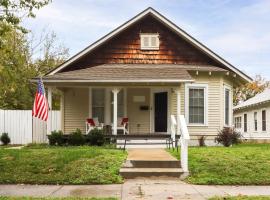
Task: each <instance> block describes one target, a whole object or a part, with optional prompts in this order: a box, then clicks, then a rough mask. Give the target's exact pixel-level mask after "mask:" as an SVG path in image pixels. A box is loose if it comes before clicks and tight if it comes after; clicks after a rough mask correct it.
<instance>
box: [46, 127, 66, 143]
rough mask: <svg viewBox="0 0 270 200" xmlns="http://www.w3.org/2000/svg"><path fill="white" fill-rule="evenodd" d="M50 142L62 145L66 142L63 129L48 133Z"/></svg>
mask: <svg viewBox="0 0 270 200" xmlns="http://www.w3.org/2000/svg"><path fill="white" fill-rule="evenodd" d="M48 139H49V144H50V145H59V146H62V145H63V144H64V137H63V132H62V131H60V130H59V131H52V132H51V135H48Z"/></svg>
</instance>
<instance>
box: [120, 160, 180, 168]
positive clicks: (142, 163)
mask: <svg viewBox="0 0 270 200" xmlns="http://www.w3.org/2000/svg"><path fill="white" fill-rule="evenodd" d="M132 167H133V168H181V164H180V161H179V160H127V161H126V162H125V163H124V164H123V165H122V168H132Z"/></svg>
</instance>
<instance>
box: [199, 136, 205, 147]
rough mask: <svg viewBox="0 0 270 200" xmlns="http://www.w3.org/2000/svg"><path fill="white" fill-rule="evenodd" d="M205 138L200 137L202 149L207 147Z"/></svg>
mask: <svg viewBox="0 0 270 200" xmlns="http://www.w3.org/2000/svg"><path fill="white" fill-rule="evenodd" d="M205 138H206V137H205V136H201V137H199V146H200V147H205V146H206V145H205Z"/></svg>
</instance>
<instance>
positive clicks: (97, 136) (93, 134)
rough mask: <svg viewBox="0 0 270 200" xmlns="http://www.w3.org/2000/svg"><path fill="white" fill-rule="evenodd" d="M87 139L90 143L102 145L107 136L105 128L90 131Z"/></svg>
mask: <svg viewBox="0 0 270 200" xmlns="http://www.w3.org/2000/svg"><path fill="white" fill-rule="evenodd" d="M87 140H88V142H89V143H90V145H95V146H102V145H104V143H105V137H104V134H103V130H98V129H96V128H95V129H93V130H91V131H90V133H88V135H87Z"/></svg>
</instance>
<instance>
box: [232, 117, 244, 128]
mask: <svg viewBox="0 0 270 200" xmlns="http://www.w3.org/2000/svg"><path fill="white" fill-rule="evenodd" d="M234 127H235V128H237V129H240V128H241V127H242V118H241V117H235V118H234Z"/></svg>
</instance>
